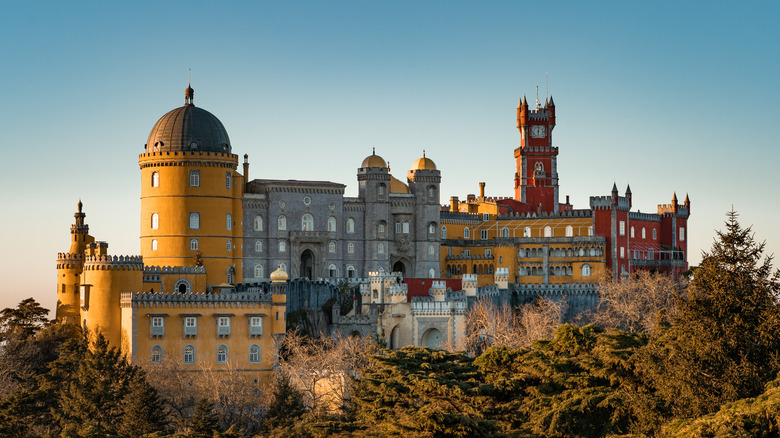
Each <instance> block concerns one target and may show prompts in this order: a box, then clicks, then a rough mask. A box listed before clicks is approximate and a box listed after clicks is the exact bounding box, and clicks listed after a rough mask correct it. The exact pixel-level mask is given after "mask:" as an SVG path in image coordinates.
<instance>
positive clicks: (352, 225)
mask: <svg viewBox="0 0 780 438" xmlns="http://www.w3.org/2000/svg"><path fill="white" fill-rule="evenodd" d="M354 232H355V219H352V218H349V219H347V233H349V234H352V233H354Z"/></svg>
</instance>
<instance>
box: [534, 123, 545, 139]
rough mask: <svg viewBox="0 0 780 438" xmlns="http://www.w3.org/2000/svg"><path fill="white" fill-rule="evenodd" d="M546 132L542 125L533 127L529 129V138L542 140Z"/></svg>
mask: <svg viewBox="0 0 780 438" xmlns="http://www.w3.org/2000/svg"><path fill="white" fill-rule="evenodd" d="M546 132H547V127H545V126H542V125H534V126H532V127H531V137H533V138H542V137H544V135H545V133H546Z"/></svg>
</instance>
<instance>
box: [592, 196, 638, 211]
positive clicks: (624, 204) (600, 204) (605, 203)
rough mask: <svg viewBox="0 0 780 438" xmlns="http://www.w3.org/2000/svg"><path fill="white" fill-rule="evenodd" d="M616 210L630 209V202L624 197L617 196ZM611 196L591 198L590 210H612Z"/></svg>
mask: <svg viewBox="0 0 780 438" xmlns="http://www.w3.org/2000/svg"><path fill="white" fill-rule="evenodd" d="M617 201H618V202H617V208H618V209H620V210H629V209H631V201H630V200H629V199H628V198H627V197H625V196H618V199H617ZM612 207H613V204H612V196H591V197H590V208H592V209H594V210H598V209H608V208H612Z"/></svg>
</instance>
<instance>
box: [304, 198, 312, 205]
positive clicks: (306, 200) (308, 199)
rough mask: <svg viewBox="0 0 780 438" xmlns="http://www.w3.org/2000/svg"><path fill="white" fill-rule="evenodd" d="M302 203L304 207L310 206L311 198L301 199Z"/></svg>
mask: <svg viewBox="0 0 780 438" xmlns="http://www.w3.org/2000/svg"><path fill="white" fill-rule="evenodd" d="M303 203H304V205H310V204H311V198H310V197H308V196H306V197H305V198H303Z"/></svg>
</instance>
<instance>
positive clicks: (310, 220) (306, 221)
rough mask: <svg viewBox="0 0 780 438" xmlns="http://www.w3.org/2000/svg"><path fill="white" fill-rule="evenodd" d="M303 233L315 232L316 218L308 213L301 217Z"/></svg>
mask: <svg viewBox="0 0 780 438" xmlns="http://www.w3.org/2000/svg"><path fill="white" fill-rule="evenodd" d="M301 231H314V216H312V215H310V214H309V213H306V214H304V215H303V216H302V217H301Z"/></svg>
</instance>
